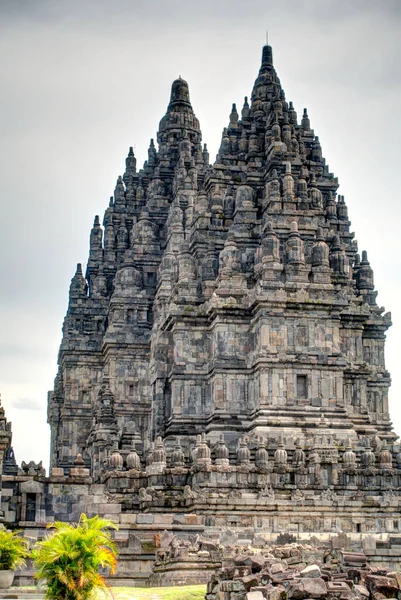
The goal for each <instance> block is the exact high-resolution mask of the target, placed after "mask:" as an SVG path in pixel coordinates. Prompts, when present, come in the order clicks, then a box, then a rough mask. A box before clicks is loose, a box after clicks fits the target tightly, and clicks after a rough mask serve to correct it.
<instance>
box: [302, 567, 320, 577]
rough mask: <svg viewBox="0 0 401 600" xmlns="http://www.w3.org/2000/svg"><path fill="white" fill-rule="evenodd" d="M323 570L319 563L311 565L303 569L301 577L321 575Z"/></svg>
mask: <svg viewBox="0 0 401 600" xmlns="http://www.w3.org/2000/svg"><path fill="white" fill-rule="evenodd" d="M320 576H321V571H320V568H319V567H318V566H317V565H309V566H308V567H305V569H303V570H302V571H301V577H320Z"/></svg>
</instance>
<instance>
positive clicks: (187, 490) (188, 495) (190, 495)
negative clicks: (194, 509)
mask: <svg viewBox="0 0 401 600" xmlns="http://www.w3.org/2000/svg"><path fill="white" fill-rule="evenodd" d="M182 495H183V497H184V498H185V500H195V499H196V498H197V497H198V494H197V493H196V492H194V491H193V490H192V488H191V486H190V485H184V491H183V494H182Z"/></svg>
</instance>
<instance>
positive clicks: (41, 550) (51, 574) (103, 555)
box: [33, 514, 117, 600]
mask: <svg viewBox="0 0 401 600" xmlns="http://www.w3.org/2000/svg"><path fill="white" fill-rule="evenodd" d="M49 527H50V528H52V529H54V530H55V531H54V532H53V533H52V534H50V535H48V536H47V537H46V538H45V539H44V540H43V541H41V542H37V543H36V544H35V547H34V551H33V558H34V563H35V566H36V568H37V569H38V571H37V573H36V575H35V577H36V578H37V579H44V580H45V581H46V583H47V590H46V598H49V599H51V600H86V599H87V598H89V597H90V595H91V594H92V592H93V591H94V590H96V589H99V588H105V587H107V586H106V583H105V581H104V578H103V577H102V576H101V575H100V573H99V568H101V567H102V568H106V567H108V568H110V573H111V574H113V573H115V571H116V565H117V549H116V546H115V544H114V542H113V540H112V538H111V534H110V531H109V529H117V525H115V524H114V523H113V522H112V521H109V520H107V519H102V518H100V517H99V516H96V517H92V518H88V517H87V516H86V515H84V514H82V515H81V518H80V520H79V522H78V523H77V524H69V523H61V522H57V523H54V524H51V525H50V526H49Z"/></svg>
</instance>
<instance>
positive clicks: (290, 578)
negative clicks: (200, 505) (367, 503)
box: [205, 543, 401, 600]
mask: <svg viewBox="0 0 401 600" xmlns="http://www.w3.org/2000/svg"><path fill="white" fill-rule="evenodd" d="M309 559H311V560H312V561H313V562H311V564H306V563H307V562H309ZM400 595H401V574H400V573H399V572H398V571H397V572H395V571H391V570H389V569H384V568H375V567H370V566H369V565H368V562H367V559H366V557H365V556H364V554H362V553H360V552H344V551H340V552H338V551H336V550H331V551H329V550H328V549H327V548H326V549H322V548H321V549H319V548H313V547H312V546H308V545H300V544H296V543H294V544H289V545H285V546H281V547H280V546H276V547H270V548H268V549H266V550H262V551H261V550H259V551H258V552H257V553H255V552H252V551H249V549H248V552H244V551H242V552H241V553H239V554H234V555H232V556H229V557H227V556H226V557H225V558H223V559H222V568H221V569H220V570H219V571H218V572H216V573H215V574H214V575H212V577H211V579H210V581H209V582H208V584H207V593H206V596H205V600H287V599H288V600H291V599H293V600H304V599H306V598H315V599H323V598H324V599H327V600H384V599H385V598H399V597H400Z"/></svg>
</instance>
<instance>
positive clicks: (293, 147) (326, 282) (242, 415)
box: [0, 46, 401, 594]
mask: <svg viewBox="0 0 401 600" xmlns="http://www.w3.org/2000/svg"><path fill="white" fill-rule="evenodd" d="M201 138H202V135H201V130H200V125H199V121H198V119H197V118H196V116H195V114H194V111H193V109H192V105H191V103H190V98H189V90H188V84H187V83H186V82H185V81H184V80H182V79H178V80H176V81H175V82H174V83H173V85H172V89H171V97H170V102H169V104H168V107H167V112H166V114H165V116H164V117H163V118H162V119H161V121H160V124H159V130H158V133H157V142H156V143H155V142H154V141H153V140H151V143H150V146H149V151H148V160H147V161H146V163H145V164H144V166H143V168H142V169H141V170H139V171H138V170H137V167H136V158H135V156H134V152H133V149H132V148H130V150H129V153H128V156H127V158H126V161H125V165H126V167H125V172H124V174H123V176H122V177H118V179H117V183H116V187H115V191H114V194H113V196H112V198H111V199H110V203H109V206H108V207H107V208H106V211H105V214H104V218H103V221H102V222H101V220H100V219H99V217H95V219H94V224H93V228H92V230H91V233H90V239H89V257H88V261H87V268H86V271H85V273H84V272H83V271H82V267H81V265H78V267H77V269H76V272H75V274H74V277H73V278H72V281H71V285H70V290H69V304H68V310H67V314H66V317H65V320H64V324H63V337H62V341H61V346H60V351H59V359H58V364H59V369H58V373H57V376H56V379H55V385H54V389H53V390H52V391H51V392H50V393H49V397H48V420H49V424H50V427H51V471H50V477H48V478H47V477H45V474H44V473H43V469H42V466H41V464H39V465H37V464H35V463H24V464H23V465H22V468H21V469H20V470H19V471H18V472H17V470H16V468H15V464H14V463H13V460H12V456H8V457H7V461H8V462H7V465H8V469H9V470H8V471H6V470H5V471H4V472H5V476H4V488H7V494H9V495H8V496H6V495H3V510H4V512H5V514H6V520H7V521H9V522H10V523H13V524H16V523H19V525H20V527H24V528H26V529H30V530H31V533H32V536H33V537H38V536H41V535H42V533H43V531H44V527H45V525H46V523H47V522H49V521H51V520H53V519H58V520H76V519H78V518H79V515H80V513H81V512H85V513H87V514H89V515H91V514H96V513H99V514H101V515H104V516H106V517H108V518H113V519H114V520H115V521H116V522H118V523H119V526H120V531H119V532H118V536H117V534H116V536H117V537H118V543H119V546H120V548H121V552H122V554H123V555H124V561H121V563H120V565H119V569H120V571H119V576H120V577H121V579H122V580H125V578H127V577H132V578H134V579H136V580H137V581H138V580H139V581H140V582H142V583H143V582H145V581H147V580H148V578H149V574H150V572H151V568H152V565H153V563H154V561H155V559H156V563H157V565H159V563H160V565H159V566H160V570H159V571H158V573H159V579H160V578H161V577H162V575H160V574H161V573H163V572H166V571H167V570H168V569H170V568H171V569H173V566H174V565H175V566H177V564H178V563H180V564H181V565H182V567H180V569H181V568H182V571H185V569H186V570H187V572H188V574H189V572H190V571H191V573H192V564H193V560H192V559H193V556H192V555H196V557H197V559H199V560H198V564H199V565H202V569H204V570H205V571H207V570H208V569H209V568H211V565H212V564H215V561H217V562H218V560H219V558H218V556H215V554H219V552H220V547H225V548H228V547H230V546H231V547H233V548H236V549H237V550H236V552H238V549H239V548H245V549H246V548H247V547H252V546H253V547H258V548H264V546H265V544H266V543H271V542H275V540H276V538H277V536H278V535H279V534H280V535H281V536H282V538H283V540H285V541H290V540H291V539H297V537H300V538H302V539H305V538H309V539H310V540H311V541H312V542H314V541H315V540H317V541H324V542H326V543H327V551H329V546H330V538H333V539H332V548H333V549H337V550H340V549H342V550H346V551H347V552H349V551H360V550H362V549H363V551H364V553H365V554H366V556H369V557H370V558H371V557H372V556H375V557H376V560H377V563H378V564H383V563H386V564H388V565H390V564H391V565H392V566H393V567H394V568H395V567H396V566H397V564H398V563H399V560H400V557H401V546H400V544H399V543H398V542H399V538H400V536H397V532H398V531H399V530H400V529H401V521H400V518H399V514H400V488H401V451H400V443H399V440H398V439H397V437H396V435H395V434H394V432H393V431H392V428H391V423H390V420H389V414H388V388H389V385H390V376H389V373H388V372H387V370H386V367H385V363H384V344H385V334H386V330H387V328H388V327H389V326H390V324H391V316H390V314H389V313H384V309H383V308H382V307H379V306H378V305H377V303H376V295H377V292H376V291H375V287H374V281H373V270H372V268H371V266H370V264H369V261H368V257H367V254H366V252H364V251H363V252H362V254H361V256H360V255H359V253H358V247H357V242H356V240H355V236H354V233H353V232H352V231H351V230H350V220H349V218H348V209H347V205H346V203H345V200H344V196H342V195H339V194H338V193H337V190H338V185H339V184H338V180H337V178H336V177H335V176H334V175H333V174H332V173H331V172H330V170H329V168H328V166H327V163H326V160H325V159H324V158H323V154H322V148H321V144H320V141H319V138H318V137H317V136H316V135H315V132H314V131H313V129H312V128H311V123H310V119H309V116H308V114H307V111H306V110H304V113H303V116H302V118H301V119H298V117H297V114H296V112H295V109H294V107H293V106H292V103H291V102H288V101H287V100H286V97H285V93H284V90H283V88H282V86H281V83H280V80H279V78H278V76H277V73H276V71H275V68H274V65H273V55H272V50H271V48H270V46H266V47H265V48H264V49H263V54H262V64H261V67H260V70H259V73H258V76H257V78H256V81H255V84H254V87H253V90H252V93H251V97H250V102H248V100H247V99H245V102H244V105H243V108H242V110H241V114H238V111H237V108H236V106H235V105H233V107H232V109H231V112H230V116H229V123H228V127H227V128H225V129H224V131H223V135H222V141H221V146H220V149H219V152H218V155H217V158H216V161H215V162H214V164H213V165H210V161H209V155H208V152H207V149H206V146H204V147H202V144H201ZM0 421H1V419H0ZM0 424H1V423H0ZM7 435H8V434H7V433H6V434H5V437H6V438H7V439H6V442H7V444H8V452H10V448H11V447H10V445H9V442H10V441H9V439H8V437H7ZM7 444H6V445H7ZM4 464H5V466H7V465H6V461H5V462H4ZM30 481H32V482H34V483H36V484H37V485H36V486H33V487H30V486H29V485H27V483H29V482H30ZM30 485H31V484H30ZM24 486H25V487H24ZM4 491H5V490H4ZM131 530H135V536H136V538H135V540H134V539H133V537H132V531H131ZM165 530H167V532H168V533H171V534H174V536H173V538H172V540H175V541H174V544H178V546H177V555H176V556H175V555H173V554H170V555H168V558H163V557H162V555H161V554H158V552H159V551H160V552H161V550H162V549H164V550H165V547H163V548H162V547H161V546H159V542H160V536H161V535H162V532H163V531H165ZM177 536H178V537H179V540H178V541H177V539H176V537H177ZM200 536H203V538H202V539H203V541H202V539H201V537H200ZM390 536H391V539H390ZM205 538H208V540H209V541H206V539H205ZM180 540H181V542H182V544H181V542H180ZM186 544H189V546H190V547H193V548H196V552H195V551H192V550H188V548H187V549H185V548H186ZM214 546H215V547H214ZM292 550H293V551H294V554H291V552H292ZM292 550H291V551H290V550H288V552H290V553H289V554H288V552H287V550H282V552H283V555H282V556H278V555H276V556H275V561H273V562H270V563H269V562H268V563H266V565H264V566H263V567H262V566H260V572H263V575H264V576H265V577H266V579H269V581H271V582H272V583H273V584H274V585H279V584H280V585H281V584H283V585H284V583H283V578H285V573H286V571H287V568H288V567H294V568H296V570H297V572H298V575H299V571H302V569H304V568H305V567H307V565H308V564H314V563H315V562H316V556H315V555H316V552H315V550H314V546H313V545H312V546H310V547H309V548H308V549H305V548H304V547H302V548H299V547H298V548H296V549H294V548H293V549H292ZM203 553H206V554H203ZM207 553H208V554H209V555H207ZM265 558H266V557H265ZM351 559H352V557H351ZM351 559H350V558H349V557H348V558H346V557H345V555H343V560H344V561H345V562H344V565H347V566H348V567H349V568H352V567H354V566H355V567H356V568H357V569H359V568H360V567H361V566H362V565H361V563H360V561H358V558H357V557H354V560H353V561H352V560H351ZM338 560H340V557H338ZM159 566H158V567H157V568H159ZM319 566H321V565H319ZM238 569H239V570H241V569H243V572H242V571H241V573H242V575H243V576H244V577H245V576H253V575H254V573H252V571H254V572H256V571H258V569H259V566H258V565H256V566H255V565H253V564H251V565H248V564H244V565H242V566H240V565H238ZM200 570H201V568H200V567H199V571H200ZM188 576H189V575H188ZM191 577H192V574H191ZM323 577H326V575H325V574H324V573H322V579H323ZM305 579H308V578H305ZM316 579H319V578H316ZM358 583H359V582H358ZM298 584H299V586H301V588H302V586H303V585H305V584H303V583H301V582H297V585H298ZM311 585H312V584H311ZM294 590H295V588H294ZM294 593H295V591H294ZM299 593H300V594H303V593H306V592H305V591H303V590H301V591H299ZM316 593H317V592H316ZM375 593H376V592H375ZM377 593H381V592H377Z"/></svg>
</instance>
